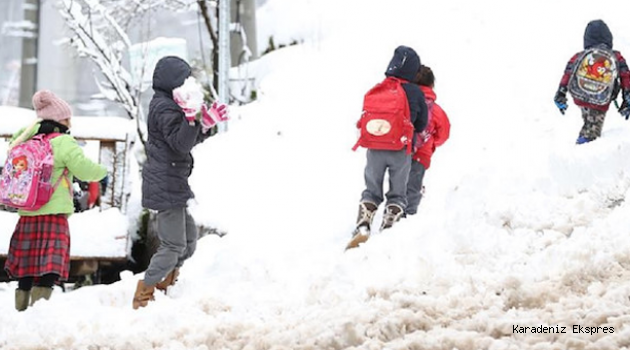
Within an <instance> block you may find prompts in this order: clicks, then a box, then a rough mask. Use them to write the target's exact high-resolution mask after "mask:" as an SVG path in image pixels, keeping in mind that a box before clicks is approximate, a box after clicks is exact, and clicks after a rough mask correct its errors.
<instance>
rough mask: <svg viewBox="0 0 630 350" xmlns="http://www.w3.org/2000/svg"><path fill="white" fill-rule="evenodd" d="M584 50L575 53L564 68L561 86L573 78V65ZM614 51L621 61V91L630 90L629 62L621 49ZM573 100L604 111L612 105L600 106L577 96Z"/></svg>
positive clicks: (584, 105) (565, 85) (581, 105)
mask: <svg viewBox="0 0 630 350" xmlns="http://www.w3.org/2000/svg"><path fill="white" fill-rule="evenodd" d="M582 52H583V51H580V52H578V53H576V54H575V55H573V57H571V59H570V60H569V62H568V63H567V66H566V68H565V69H564V74H563V75H562V79H561V80H560V87H564V88H566V87H567V85H569V79H571V74H573V67H574V66H575V64H576V62H575V61H576V60H577V59H578V57H580V55H581V54H582ZM613 53H614V54H615V58H616V59H617V63H619V78H620V80H621V91H628V90H630V71H629V70H628V64H627V63H626V59H625V58H624V57H623V56H622V55H621V53H620V52H619V51H615V50H613ZM573 102H574V103H575V104H576V105H577V106H580V107H586V108H590V109H596V110H599V111H604V112H606V111H607V110H608V107H610V103H609V104H607V105H605V106H598V105H594V104H590V103H586V102H584V101H582V100H578V99H575V98H574V99H573ZM611 102H612V101H611Z"/></svg>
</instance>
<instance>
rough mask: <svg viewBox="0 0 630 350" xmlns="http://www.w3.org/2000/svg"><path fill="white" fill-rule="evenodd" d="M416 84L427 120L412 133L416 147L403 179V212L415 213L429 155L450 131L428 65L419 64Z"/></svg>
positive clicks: (421, 192)
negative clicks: (408, 170)
mask: <svg viewBox="0 0 630 350" xmlns="http://www.w3.org/2000/svg"><path fill="white" fill-rule="evenodd" d="M417 84H418V85H420V90H422V93H424V98H425V100H426V103H427V108H428V110H429V123H428V125H427V127H426V129H424V130H423V131H422V132H421V133H418V134H416V151H415V153H414V154H413V157H412V159H413V161H412V162H411V170H410V172H409V181H408V182H407V208H405V216H407V215H415V214H416V213H417V212H418V205H420V200H421V199H422V194H423V192H424V186H423V185H422V182H423V179H424V174H425V173H426V171H427V170H428V169H429V166H431V157H432V156H433V152H435V149H436V147H439V146H442V145H443V144H444V142H446V140H448V138H449V135H450V132H451V123H450V121H449V119H448V116H447V115H446V113H445V112H444V110H443V109H442V107H440V105H438V104H437V103H436V102H435V101H436V99H437V96H436V94H435V91H433V87H434V86H435V75H433V71H432V70H431V68H429V67H427V66H422V67H421V68H420V74H419V79H418V81H417Z"/></svg>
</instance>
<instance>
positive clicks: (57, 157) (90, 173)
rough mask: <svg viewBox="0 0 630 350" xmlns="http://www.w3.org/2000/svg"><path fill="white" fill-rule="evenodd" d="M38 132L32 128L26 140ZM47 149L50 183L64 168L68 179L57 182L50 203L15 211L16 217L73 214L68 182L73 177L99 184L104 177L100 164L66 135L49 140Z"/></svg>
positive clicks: (55, 179)
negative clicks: (50, 157) (50, 154)
mask: <svg viewBox="0 0 630 350" xmlns="http://www.w3.org/2000/svg"><path fill="white" fill-rule="evenodd" d="M24 129H26V128H23V129H21V130H19V131H18V132H16V133H15V134H14V135H13V139H12V141H13V140H15V139H16V138H17V137H18V136H19V135H21V134H22V132H23V131H24ZM38 131H39V125H36V126H35V127H34V128H33V129H32V131H31V132H30V135H28V137H27V140H28V139H30V138H31V137H33V136H35V135H36V134H37V132H38ZM50 146H51V147H52V151H53V159H54V162H55V165H54V169H53V174H52V179H51V182H52V183H53V184H54V183H56V182H57V179H59V177H60V176H61V175H62V174H63V170H64V169H65V168H67V169H68V176H67V178H66V179H62V180H61V181H60V182H59V186H58V187H57V188H56V189H55V192H54V193H53V195H52V197H51V198H50V201H49V202H48V203H46V204H44V205H43V206H42V207H41V208H39V209H38V210H35V211H26V210H19V211H18V214H19V215H20V216H37V215H51V214H67V215H71V214H72V213H74V203H73V200H72V179H73V177H74V176H76V177H77V178H79V179H80V180H83V181H100V180H102V179H103V178H104V177H105V176H107V169H106V168H105V167H104V166H103V165H100V164H97V163H94V162H93V161H92V160H90V159H89V158H88V157H86V156H85V154H83V149H81V146H79V144H78V143H77V141H76V140H75V139H74V137H72V136H70V135H68V134H62V135H60V136H57V137H54V138H53V139H51V140H50Z"/></svg>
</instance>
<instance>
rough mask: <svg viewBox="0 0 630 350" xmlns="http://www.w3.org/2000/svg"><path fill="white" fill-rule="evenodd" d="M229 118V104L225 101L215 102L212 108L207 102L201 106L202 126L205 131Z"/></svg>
mask: <svg viewBox="0 0 630 350" xmlns="http://www.w3.org/2000/svg"><path fill="white" fill-rule="evenodd" d="M228 119H229V116H228V110H227V106H226V105H225V104H223V103H217V102H214V103H213V104H212V107H210V108H208V106H206V105H205V104H204V105H202V106H201V128H202V131H203V132H204V133H206V132H207V131H208V130H210V129H211V128H212V127H213V126H215V125H216V124H217V123H218V122H224V121H226V120H228Z"/></svg>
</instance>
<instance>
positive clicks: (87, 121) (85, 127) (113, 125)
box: [0, 106, 136, 141]
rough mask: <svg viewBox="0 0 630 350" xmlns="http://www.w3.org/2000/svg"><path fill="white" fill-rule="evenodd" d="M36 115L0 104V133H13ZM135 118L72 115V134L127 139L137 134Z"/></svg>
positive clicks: (92, 137)
mask: <svg viewBox="0 0 630 350" xmlns="http://www.w3.org/2000/svg"><path fill="white" fill-rule="evenodd" d="M35 117H36V115H35V111H34V110H32V109H26V108H19V107H11V106H0V135H12V134H13V133H15V132H16V131H18V130H19V129H20V128H23V127H25V126H27V125H28V124H29V123H30V122H31V121H32V120H33V119H34V118H35ZM135 128H136V124H135V121H134V120H130V119H127V118H121V117H116V116H105V117H82V116H73V117H72V135H73V136H74V137H76V138H79V139H106V140H120V141H123V140H126V139H127V135H129V136H130V137H134V136H135Z"/></svg>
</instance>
